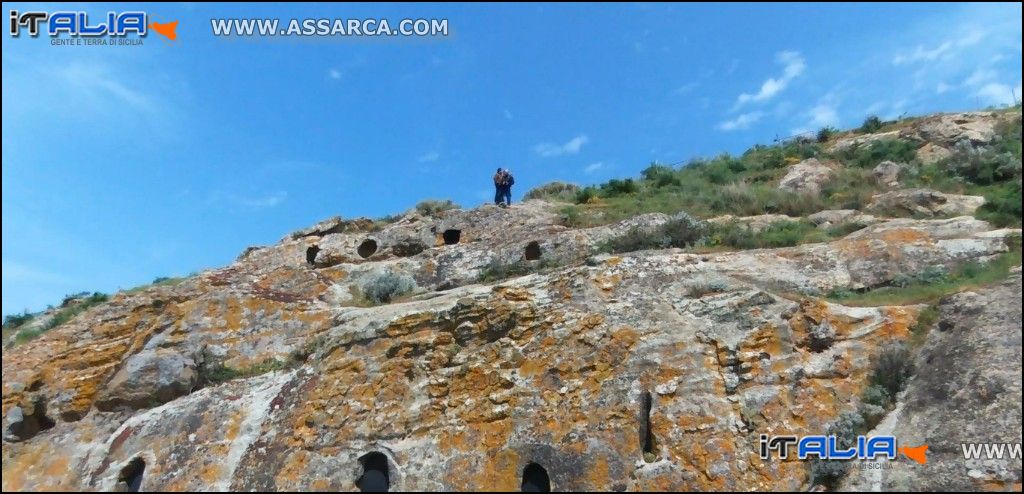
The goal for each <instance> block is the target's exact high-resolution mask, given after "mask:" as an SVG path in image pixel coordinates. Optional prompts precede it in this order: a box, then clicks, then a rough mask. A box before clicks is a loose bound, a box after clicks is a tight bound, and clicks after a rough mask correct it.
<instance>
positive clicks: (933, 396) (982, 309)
mask: <svg viewBox="0 0 1024 494" xmlns="http://www.w3.org/2000/svg"><path fill="white" fill-rule="evenodd" d="M1021 289H1022V287H1021V277H1020V272H1019V270H1018V272H1017V274H1016V276H1014V277H1012V278H1011V279H1010V280H1008V281H1006V282H1005V283H1003V284H1002V285H1000V286H997V287H994V288H989V289H984V290H979V291H976V292H963V293H959V294H956V295H952V296H950V297H948V298H946V299H945V300H943V301H942V302H941V304H940V305H939V321H938V323H937V324H936V325H935V327H933V328H931V330H930V331H929V333H928V337H927V341H926V342H925V344H924V347H923V348H922V350H921V352H920V354H919V356H918V358H917V360H916V361H915V362H914V365H915V366H916V367H917V368H918V369H919V371H918V372H917V373H916V376H915V377H914V378H912V379H911V381H910V383H909V384H908V385H907V390H906V391H905V393H904V395H903V397H902V399H901V400H900V402H899V403H898V405H897V408H896V411H895V412H893V413H892V414H891V416H890V417H888V418H887V419H886V420H885V421H883V423H882V424H881V425H880V426H879V427H878V428H876V429H875V430H874V431H872V433H873V434H892V435H894V436H896V438H897V440H898V441H899V444H900V445H901V446H902V445H908V446H918V445H922V444H926V445H928V450H927V461H928V462H927V464H926V465H916V464H913V463H911V462H906V463H905V464H904V463H901V464H900V465H898V466H897V468H893V469H890V470H873V471H870V470H862V469H853V470H854V472H855V474H854V475H852V476H850V477H849V478H847V481H846V483H845V485H844V487H845V488H846V489H849V490H858V491H872V490H875V491H877V490H886V491H892V490H921V491H932V490H940V489H949V490H959V491H965V490H966V491H978V490H987V489H1007V488H1009V489H1013V488H1014V486H1019V485H1020V482H1021V460H1020V457H1019V456H1018V457H1017V458H1016V459H1011V458H1010V457H1009V456H1008V453H1007V455H1006V456H1004V457H1003V458H1001V459H1000V458H991V459H989V458H981V457H978V458H965V457H964V452H963V446H964V445H968V444H975V445H980V444H982V443H987V444H989V445H993V444H1009V445H1017V444H1020V438H1021V400H1020V397H1021V303H1020V294H1021ZM1018 447H1019V446H1018Z"/></svg>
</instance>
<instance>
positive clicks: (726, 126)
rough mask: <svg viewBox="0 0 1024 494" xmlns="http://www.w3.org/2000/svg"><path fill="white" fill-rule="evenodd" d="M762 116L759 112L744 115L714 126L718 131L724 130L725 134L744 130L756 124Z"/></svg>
mask: <svg viewBox="0 0 1024 494" xmlns="http://www.w3.org/2000/svg"><path fill="white" fill-rule="evenodd" d="M762 116H764V114H763V113H762V112H759V111H755V112H750V113H744V114H742V115H740V116H738V117H736V118H734V119H732V120H726V121H724V122H722V123H719V124H718V125H717V126H716V128H717V129H718V130H724V131H726V132H729V131H733V130H741V129H746V128H748V127H750V126H751V125H752V124H754V123H755V122H757V121H758V120H760V119H761V117H762Z"/></svg>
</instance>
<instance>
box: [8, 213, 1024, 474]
mask: <svg viewBox="0 0 1024 494" xmlns="http://www.w3.org/2000/svg"><path fill="white" fill-rule="evenodd" d="M557 210H558V208H557V207H554V206H552V205H550V204H546V203H544V202H543V201H530V202H528V203H525V204H517V205H513V206H512V207H510V208H498V207H493V206H484V207H480V208H476V209H471V210H450V211H444V212H442V213H439V214H438V215H436V216H434V217H428V216H422V215H418V214H409V215H406V216H404V217H402V218H400V219H398V220H397V221H395V222H393V223H390V224H387V225H373V226H369V225H363V226H351V225H352V224H351V223H345V222H343V221H341V220H337V221H334V220H332V221H329V222H326V223H324V224H321V225H318V226H316V227H313V228H311V229H307V230H303V231H302V232H298V233H297V234H293V235H288V236H286V237H285V238H284V239H282V240H281V241H280V242H279V243H277V244H275V245H272V246H267V247H261V248H256V249H249V250H248V251H247V252H246V254H245V255H244V256H241V257H240V258H239V259H238V260H237V261H235V262H234V263H232V264H231V265H229V266H227V267H224V268H221V269H216V270H210V271H206V272H203V273H201V274H199V275H197V276H194V277H191V278H189V279H187V280H185V281H184V282H182V283H179V284H176V285H164V286H154V287H151V288H148V289H145V290H141V291H138V292H132V293H121V294H118V295H116V296H114V297H112V299H111V300H110V301H108V302H106V303H103V304H100V305H98V306H96V307H93V308H91V309H89V310H88V311H86V312H84V313H83V314H81V315H80V316H78V317H76V318H74V319H72V320H71V321H70V322H68V323H66V324H64V325H61V326H59V327H57V328H55V329H53V330H51V331H48V332H46V333H44V334H43V335H42V336H40V337H39V338H37V339H35V340H32V341H30V342H28V343H25V344H23V345H18V346H15V347H13V348H10V349H7V350H5V352H4V355H3V376H4V379H3V416H4V420H5V434H4V443H3V476H2V484H3V488H4V490H22V489H34V490H72V489H74V490H113V489H115V488H118V482H119V481H120V480H123V476H124V475H128V473H126V472H135V473H137V472H138V471H139V470H138V468H139V465H144V469H143V470H142V473H141V475H142V477H141V487H142V490H203V491H206V490H227V489H232V490H266V489H273V490H343V491H352V490H356V489H357V485H356V482H357V480H358V479H359V478H360V476H361V475H362V473H363V472H362V469H363V466H362V464H363V463H361V460H365V459H366V458H367V457H366V455H367V454H368V453H372V452H376V453H380V454H381V455H383V457H384V458H385V459H386V463H387V471H388V478H389V480H390V482H391V487H392V489H396V490H455V491H458V490H495V489H499V490H515V489H518V488H519V486H520V483H521V481H522V472H523V469H524V468H525V467H526V466H527V465H528V464H530V463H536V464H539V465H541V466H542V467H543V468H544V469H545V470H546V471H547V473H548V475H549V476H550V480H551V484H552V487H553V488H554V489H555V490H595V491H596V490H698V489H700V490H750V489H772V490H797V489H805V488H807V487H808V485H809V479H808V477H807V468H806V465H804V464H802V463H799V462H788V461H787V462H783V461H777V462H765V461H762V460H761V459H760V457H759V455H758V438H759V435H760V434H762V433H770V434H812V433H820V432H821V431H823V430H824V428H825V427H826V426H827V425H828V424H829V423H831V422H832V421H834V420H835V419H836V417H838V416H839V414H841V413H842V412H844V411H848V410H850V409H852V407H854V406H855V402H856V397H857V396H859V394H860V393H861V392H862V390H863V389H864V388H865V387H866V386H867V384H868V381H869V379H868V376H869V375H870V372H871V363H872V360H873V358H874V357H875V356H876V355H878V353H879V352H880V350H881V349H882V348H883V347H884V346H885V345H888V344H889V343H891V342H893V341H905V340H907V339H909V338H910V337H911V331H910V328H911V327H913V326H914V324H915V323H916V322H917V319H918V315H919V314H920V313H921V310H922V307H921V306H917V305H908V306H887V307H847V306H843V305H839V304H835V303H830V302H827V301H825V300H824V299H822V298H820V296H821V295H822V294H824V293H827V292H829V291H830V290H834V289H857V288H864V287H872V286H877V285H880V284H885V283H887V282H889V281H891V280H893V279H894V278H896V277H898V276H901V275H914V274H916V273H920V272H922V271H924V270H925V269H928V268H929V267H932V266H947V267H953V266H957V265H959V264H961V263H964V262H968V261H975V260H984V259H989V258H991V257H992V256H994V255H996V254H999V253H1001V252H1005V251H1006V250H1007V249H1008V248H1009V247H1008V244H1009V243H1010V242H1011V240H1010V238H1011V237H1013V236H1014V235H1019V230H993V229H992V227H991V226H990V225H988V224H987V223H985V222H983V221H979V220H975V219H973V218H954V219H948V220H945V219H943V220H930V219H903V220H886V219H878V221H877V222H876V223H875V224H873V225H871V226H867V227H866V228H863V229H861V230H859V231H857V232H855V233H853V234H851V235H849V236H847V237H845V238H842V239H839V240H835V241H832V242H829V243H819V244H806V245H800V246H797V247H790V248H783V249H764V250H751V251H739V252H716V253H710V254H696V253H688V252H684V251H682V250H679V249H665V250H651V251H643V252H635V253H630V254H626V255H606V254H605V255H601V254H598V253H597V252H596V246H598V245H600V243H601V242H603V241H604V240H606V239H608V238H610V237H611V236H614V235H619V234H622V233H624V232H627V231H629V230H631V229H633V228H636V227H640V228H650V227H653V226H657V225H660V224H663V223H664V222H666V221H668V220H669V219H670V218H669V217H668V216H666V215H664V214H660V213H654V214H648V215H641V216H637V217H634V218H631V219H629V220H626V221H623V222H620V223H616V224H612V225H608V226H603V227H598V228H590V229H579V230H574V229H569V228H566V227H565V226H562V225H560V224H559V216H558V213H557ZM343 224H344V225H349V226H345V227H342V226H339V225H343ZM369 240H373V242H374V248H373V249H372V252H371V249H370V248H369V247H367V246H366V243H367V241H369ZM311 249H312V250H311ZM494 263H499V264H500V263H513V264H517V265H522V266H526V267H529V268H530V270H532V271H535V272H532V274H520V275H518V276H516V277H513V278H510V279H506V280H503V281H497V282H487V283H483V282H481V281H480V279H481V278H480V275H481V273H484V272H486V271H487V270H488V269H490V268H489V266H492V265H493V264H494ZM380 270H390V271H392V272H397V273H401V274H404V275H408V276H411V277H413V278H414V279H415V280H416V282H417V284H418V290H417V291H416V292H415V293H413V294H412V295H410V296H407V297H405V298H402V299H399V300H396V301H395V302H394V303H391V304H388V305H380V306H367V304H365V303H361V302H360V299H359V297H358V293H356V292H357V291H358V287H359V286H361V283H362V282H363V281H364V280H365V279H366V278H367V277H368V276H370V275H371V273H374V272H378V271H380ZM527 272H528V273H529V270H528V271H527ZM1018 284H1019V282H1018ZM1018 293H1019V291H1018ZM977 296H978V297H980V298H981V299H982V300H983V299H984V298H985V297H987V295H985V294H979V295H977ZM1017 301H1018V302H1019V298H1018V299H1017ZM1018 306H1019V304H1018ZM954 312H955V310H954ZM965 317H966V316H965ZM1017 321H1018V325H1017V327H1018V333H1017V335H1018V343H1019V308H1018V315H1017ZM979 341H980V340H979ZM949 346H954V343H950V344H949ZM1018 353H1019V345H1018ZM951 358H952V357H951ZM1017 360H1018V362H1019V354H1018V357H1017ZM1018 377H1019V372H1018ZM1017 381H1018V382H1019V378H1018V380H1017ZM1007 389H1010V390H1011V391H1012V388H1007ZM1016 389H1017V393H1018V396H1019V386H1018V388H1016ZM997 391H998V390H997V389H996V388H993V389H992V390H991V392H992V393H997ZM979 396H980V395H979ZM974 399H978V400H981V399H982V398H980V397H976V396H975V395H972V394H964V400H965V401H964V402H963V403H964V404H963V406H964V407H966V406H968V404H969V403H971V401H970V400H974ZM979 403H980V401H979ZM1017 406H1018V408H1017V414H1018V416H1019V400H1018V402H1017ZM1017 424H1018V429H1019V420H1018V422H1017ZM1018 436H1019V434H1018ZM375 458H378V459H379V458H380V457H375ZM133 478H135V477H133ZM1017 482H1019V476H1018V480H1017Z"/></svg>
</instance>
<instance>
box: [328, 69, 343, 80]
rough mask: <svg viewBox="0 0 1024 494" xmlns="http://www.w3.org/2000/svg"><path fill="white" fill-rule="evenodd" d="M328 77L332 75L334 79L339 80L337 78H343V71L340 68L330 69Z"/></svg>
mask: <svg viewBox="0 0 1024 494" xmlns="http://www.w3.org/2000/svg"><path fill="white" fill-rule="evenodd" d="M327 77H330V78H331V79H334V80H336V81H337V80H339V79H341V71H340V70H338V69H331V70H328V71H327Z"/></svg>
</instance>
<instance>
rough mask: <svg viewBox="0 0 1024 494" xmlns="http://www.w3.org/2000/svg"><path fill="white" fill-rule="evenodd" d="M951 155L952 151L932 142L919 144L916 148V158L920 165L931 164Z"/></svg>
mask: <svg viewBox="0 0 1024 494" xmlns="http://www.w3.org/2000/svg"><path fill="white" fill-rule="evenodd" d="M952 155H953V152H952V151H950V150H948V149H946V148H944V147H942V146H940V145H938V144H935V143H932V142H929V143H927V144H925V145H924V146H921V147H920V148H918V150H917V160H918V161H920V162H921V164H922V165H933V164H935V163H938V162H939V161H942V160H944V159H946V158H949V157H950V156H952Z"/></svg>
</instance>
